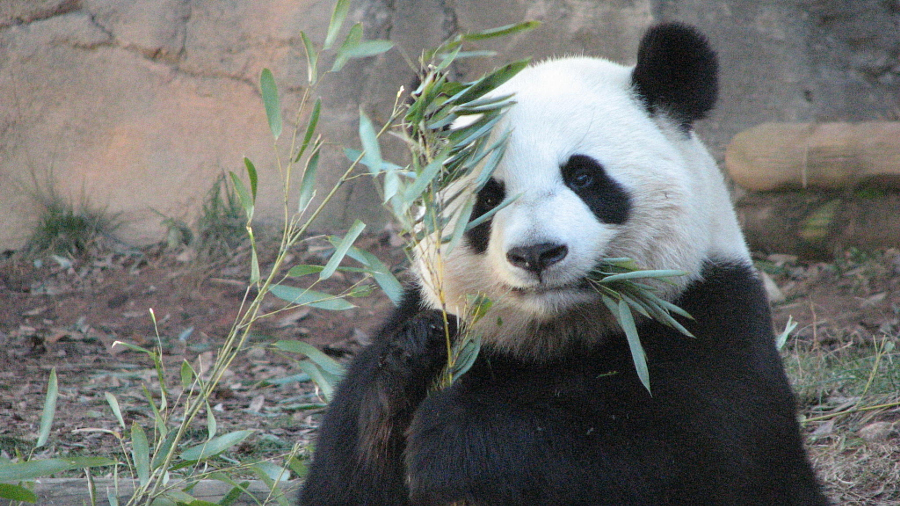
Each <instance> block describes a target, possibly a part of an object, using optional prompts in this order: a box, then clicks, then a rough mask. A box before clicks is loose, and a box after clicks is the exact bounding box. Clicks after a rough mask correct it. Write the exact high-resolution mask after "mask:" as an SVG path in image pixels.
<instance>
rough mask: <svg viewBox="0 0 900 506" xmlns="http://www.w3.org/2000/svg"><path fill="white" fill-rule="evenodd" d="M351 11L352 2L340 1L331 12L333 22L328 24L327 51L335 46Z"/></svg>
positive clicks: (347, 0)
mask: <svg viewBox="0 0 900 506" xmlns="http://www.w3.org/2000/svg"><path fill="white" fill-rule="evenodd" d="M349 10H350V0H338V1H337V3H336V4H335V5H334V10H333V11H332V12H331V21H330V22H329V23H328V32H327V33H326V35H325V46H324V47H325V49H329V48H330V47H331V46H332V45H334V41H335V39H337V36H338V32H340V31H341V26H343V25H344V20H345V19H347V12H348V11H349Z"/></svg>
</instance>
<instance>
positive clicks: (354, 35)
mask: <svg viewBox="0 0 900 506" xmlns="http://www.w3.org/2000/svg"><path fill="white" fill-rule="evenodd" d="M362 36H363V28H362V23H356V24H355V25H353V27H351V28H350V33H348V34H347V38H345V39H344V43H343V44H341V48H340V49H338V54H337V57H336V58H335V59H334V64H332V66H331V71H332V72H340V71H341V69H342V68H344V65H346V64H347V62H348V61H349V60H350V56H349V54H350V53H352V52H353V51H354V50H355V49H356V48H357V47H358V46H359V45H360V44H361V43H362Z"/></svg>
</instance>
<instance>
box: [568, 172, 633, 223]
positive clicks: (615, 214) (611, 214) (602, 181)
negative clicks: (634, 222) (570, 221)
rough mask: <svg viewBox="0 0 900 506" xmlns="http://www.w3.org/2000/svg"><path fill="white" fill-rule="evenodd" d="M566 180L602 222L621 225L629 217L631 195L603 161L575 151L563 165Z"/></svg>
mask: <svg viewBox="0 0 900 506" xmlns="http://www.w3.org/2000/svg"><path fill="white" fill-rule="evenodd" d="M560 171H561V173H562V178H563V182H564V183H565V185H566V186H568V187H569V189H570V190H572V191H573V192H575V194H576V195H578V196H579V197H581V200H583V201H584V203H585V204H587V206H588V207H589V208H590V209H591V211H592V212H593V213H594V216H596V217H597V219H598V220H600V221H601V222H603V223H612V224H615V225H621V224H623V223H625V221H626V220H627V219H628V213H629V211H630V210H631V196H630V195H629V194H628V191H627V190H626V189H625V188H624V187H623V186H622V185H620V184H619V183H618V182H616V181H615V180H614V179H613V178H611V177H609V175H608V174H607V173H606V170H604V169H603V166H602V165H600V162H598V161H597V160H594V159H593V158H591V157H589V156H585V155H573V156H572V157H571V158H569V161H568V162H566V164H565V165H563V166H562V167H561V168H560Z"/></svg>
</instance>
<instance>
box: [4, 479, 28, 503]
mask: <svg viewBox="0 0 900 506" xmlns="http://www.w3.org/2000/svg"><path fill="white" fill-rule="evenodd" d="M0 499H9V500H11V501H20V502H30V503H32V504H34V503H36V502H37V494H35V493H34V492H32V491H31V490H28V489H27V488H25V487H20V486H19V485H11V484H7V483H0Z"/></svg>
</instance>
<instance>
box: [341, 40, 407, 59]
mask: <svg viewBox="0 0 900 506" xmlns="http://www.w3.org/2000/svg"><path fill="white" fill-rule="evenodd" d="M392 47H394V43H393V42H391V41H389V40H365V41H361V42H359V43H358V44H356V45H355V46H353V47H350V48H348V49H347V50H346V51H343V52H342V53H341V54H343V55H344V57H346V58H365V57H368V56H375V55H379V54H381V53H384V52H387V51H389V50H390V49H391V48H392Z"/></svg>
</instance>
